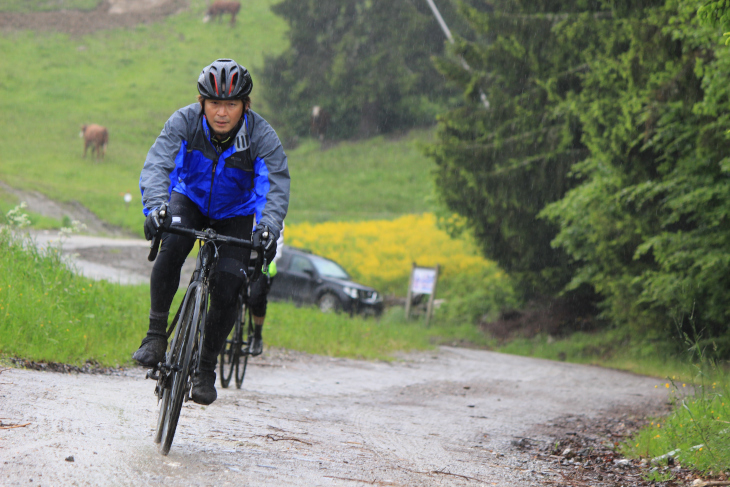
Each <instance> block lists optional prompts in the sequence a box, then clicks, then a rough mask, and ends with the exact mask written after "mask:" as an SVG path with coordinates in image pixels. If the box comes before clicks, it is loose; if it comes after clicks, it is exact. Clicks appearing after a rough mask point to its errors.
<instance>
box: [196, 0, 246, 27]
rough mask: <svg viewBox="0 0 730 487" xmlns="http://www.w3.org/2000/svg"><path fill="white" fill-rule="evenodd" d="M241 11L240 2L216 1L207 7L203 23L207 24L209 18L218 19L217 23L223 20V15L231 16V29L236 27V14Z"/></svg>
mask: <svg viewBox="0 0 730 487" xmlns="http://www.w3.org/2000/svg"><path fill="white" fill-rule="evenodd" d="M239 10H241V3H240V2H228V1H225V0H216V1H215V2H213V3H212V4H211V6H210V7H208V10H207V12H206V13H205V17H204V18H203V22H208V21H209V20H210V19H211V18H213V19H214V18H216V17H218V20H219V21H222V20H223V16H224V15H225V14H231V27H233V26H234V25H236V14H237V13H238V11H239Z"/></svg>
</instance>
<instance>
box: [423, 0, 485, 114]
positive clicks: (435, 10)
mask: <svg viewBox="0 0 730 487" xmlns="http://www.w3.org/2000/svg"><path fill="white" fill-rule="evenodd" d="M426 3H428V6H429V7H431V11H432V12H433V15H434V17H436V20H437V21H438V23H439V25H440V26H441V30H443V31H444V35H445V36H446V38H447V39H448V40H449V42H450V43H452V44H454V36H452V35H451V31H450V30H449V26H448V25H446V22H444V18H443V17H441V12H439V9H438V7H436V4H435V3H434V2H433V0H426ZM459 61H461V65H462V66H463V67H464V69H466V70H467V71H470V72H471V66H469V64H468V63H467V62H466V60H465V59H464V58H463V57H462V56H459ZM479 98H481V100H482V103H483V104H484V108H486V109H487V110H489V100H487V95H485V94H484V91H483V90H482V89H481V88H479Z"/></svg>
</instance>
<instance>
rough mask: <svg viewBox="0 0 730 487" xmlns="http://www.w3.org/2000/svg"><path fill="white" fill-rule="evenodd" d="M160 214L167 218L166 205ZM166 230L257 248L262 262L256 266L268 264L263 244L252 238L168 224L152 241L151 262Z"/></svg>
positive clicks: (149, 257)
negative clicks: (258, 243)
mask: <svg viewBox="0 0 730 487" xmlns="http://www.w3.org/2000/svg"><path fill="white" fill-rule="evenodd" d="M159 216H160V219H161V220H165V218H166V217H167V209H166V207H164V206H163V207H162V208H160V210H159ZM165 232H167V233H174V234H176V235H182V236H183V237H193V238H195V239H198V240H203V241H206V242H215V243H222V244H227V245H233V246H234V247H240V248H243V249H251V250H255V251H256V252H257V253H258V258H257V259H256V260H257V261H260V262H261V266H258V265H255V267H256V268H257V269H261V268H266V267H267V266H268V263H267V262H266V257H264V246H263V245H258V246H256V245H254V243H253V242H252V241H251V240H243V239H240V238H235V237H229V236H227V235H219V234H218V233H217V232H216V231H215V230H213V229H212V228H208V229H206V230H194V229H192V228H186V227H173V226H168V227H167V228H163V227H160V229H159V231H158V233H157V235H156V236H155V238H154V239H152V242H151V243H150V253H149V255H148V256H147V260H149V261H150V262H152V261H154V260H155V259H156V258H157V252H158V251H159V248H160V240H161V239H162V234H163V233H165Z"/></svg>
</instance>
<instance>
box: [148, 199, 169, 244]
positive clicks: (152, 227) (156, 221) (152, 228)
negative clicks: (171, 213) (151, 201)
mask: <svg viewBox="0 0 730 487" xmlns="http://www.w3.org/2000/svg"><path fill="white" fill-rule="evenodd" d="M161 209H163V210H164V211H163V214H164V215H165V217H166V216H167V207H166V206H164V205H163V207H162V208H157V209H154V210H152V211H150V212H149V213H148V214H147V219H146V220H145V221H144V238H146V239H147V240H152V239H153V238H155V237H156V236H157V232H158V231H159V230H160V227H163V228H166V225H165V223H166V220H167V218H161V217H160V210H161Z"/></svg>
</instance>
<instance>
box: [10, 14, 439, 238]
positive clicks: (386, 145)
mask: <svg viewBox="0 0 730 487" xmlns="http://www.w3.org/2000/svg"><path fill="white" fill-rule="evenodd" d="M36 3H37V5H38V6H40V5H41V4H43V5H45V4H46V2H41V1H38V2H36ZM273 3H275V0H255V1H251V2H247V6H246V14H247V15H245V16H241V17H240V19H239V22H238V25H237V26H236V28H235V29H231V28H230V27H228V26H227V25H225V26H223V27H219V26H217V25H216V24H203V23H202V22H201V21H200V19H201V17H202V11H203V9H204V8H205V2H203V1H202V0H193V1H192V2H191V8H190V10H189V11H186V12H183V13H181V14H178V15H175V16H171V17H169V18H167V19H166V20H165V21H164V22H161V23H158V24H150V25H140V26H138V27H136V28H134V29H117V30H111V31H101V32H98V33H96V34H93V35H89V36H86V37H83V38H80V39H79V38H71V37H69V36H67V35H64V34H54V33H46V32H6V33H3V34H1V35H0V51H1V52H2V53H3V61H4V64H5V65H7V66H13V65H22V66H23V70H22V73H21V72H20V71H18V70H12V69H6V70H2V71H0V88H1V89H2V90H3V92H4V96H3V97H1V98H0V180H3V181H5V182H6V183H8V184H10V185H11V186H15V187H19V188H24V189H35V190H39V191H41V192H43V193H44V194H47V195H48V196H50V197H52V198H54V199H57V200H60V201H68V200H71V199H75V200H78V201H80V202H81V203H82V204H84V205H85V206H86V207H88V208H90V209H91V210H92V211H94V212H95V213H96V214H97V215H98V216H99V217H101V218H102V219H104V220H106V221H109V222H111V223H113V224H115V225H119V226H122V227H124V228H127V229H130V230H132V231H135V232H137V233H138V234H140V235H141V223H142V219H143V217H142V213H141V205H140V203H139V200H138V198H136V197H135V201H134V202H133V208H134V206H135V205H136V207H137V208H138V209H140V211H126V209H125V205H124V203H123V201H122V196H123V195H124V194H125V193H126V192H130V193H132V194H133V195H138V194H139V191H138V180H139V172H140V170H141V167H142V163H143V162H144V158H145V156H146V153H147V151H148V150H149V147H150V145H151V144H152V143H153V142H154V140H155V138H156V137H157V135H159V133H160V130H161V129H162V126H163V124H164V122H165V121H166V120H167V118H168V117H169V116H170V115H171V114H172V112H174V110H176V109H177V108H179V107H181V106H184V105H187V104H189V103H192V102H194V101H195V96H196V95H197V91H196V88H195V83H196V81H197V77H198V74H199V73H200V70H201V68H202V67H203V66H205V65H206V64H208V63H209V62H211V61H212V60H213V59H216V58H218V57H233V58H234V59H236V60H238V61H239V62H241V63H243V64H245V65H246V66H247V67H248V68H249V69H250V71H251V72H252V75H253V79H254V91H253V93H252V97H253V109H254V110H256V111H259V112H260V113H261V114H262V115H264V117H269V115H270V114H269V112H268V109H267V107H266V106H265V104H264V103H263V101H262V97H261V94H262V93H263V92H264V91H265V90H266V87H265V86H262V85H260V84H257V74H258V73H259V72H260V70H261V68H262V66H263V63H264V56H266V55H273V54H276V53H278V52H280V51H282V50H283V49H284V48H285V47H286V44H287V40H286V37H285V33H286V24H285V23H284V22H283V21H282V20H281V19H279V18H278V17H276V16H274V14H273V13H272V12H271V11H270V10H269V7H270V5H271V4H273ZM34 5H35V4H34ZM39 8H40V7H39ZM221 46H226V47H221ZM28 59H33V62H31V63H29V62H27V60H28ZM83 123H100V124H102V125H105V126H107V127H108V129H109V134H110V135H109V137H110V142H109V148H108V152H107V158H106V159H105V161H103V162H98V163H97V162H94V161H92V160H91V159H90V158H87V159H82V158H81V154H82V142H81V140H80V139H79V137H78V134H79V127H80V125H81V124H83ZM430 134H431V132H430V131H428V130H424V131H415V132H413V133H412V134H409V135H406V136H402V137H399V138H390V139H387V138H384V137H380V138H376V139H373V140H370V141H363V142H343V143H340V144H336V145H334V146H330V147H329V148H328V150H322V149H321V147H320V144H319V143H317V142H315V141H303V143H302V144H301V145H300V146H299V147H297V148H295V149H292V150H287V153H288V156H289V162H290V167H291V173H292V181H293V183H292V197H291V208H290V215H289V219H290V221H292V222H297V221H324V220H353V219H370V218H391V217H395V216H398V215H402V214H405V213H410V212H422V211H426V210H429V209H431V208H432V204H431V202H430V201H431V195H432V192H433V190H432V183H431V181H430V169H431V168H432V167H433V163H432V162H430V161H429V160H427V159H425V158H424V157H423V156H422V155H421V153H420V151H419V148H418V146H419V144H421V143H423V142H425V141H427V140H428V139H429V138H430Z"/></svg>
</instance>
